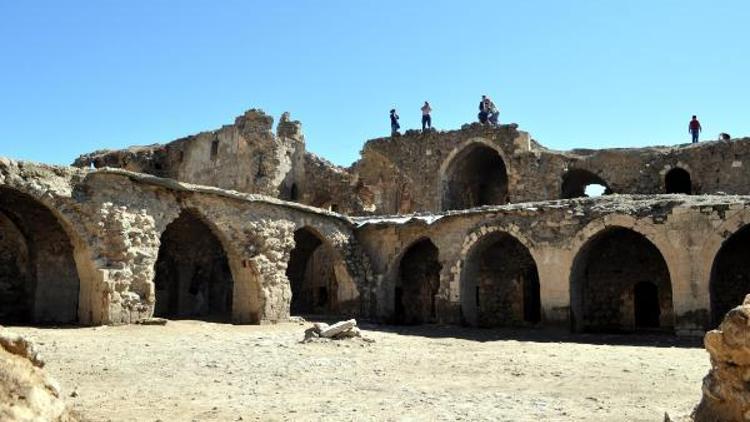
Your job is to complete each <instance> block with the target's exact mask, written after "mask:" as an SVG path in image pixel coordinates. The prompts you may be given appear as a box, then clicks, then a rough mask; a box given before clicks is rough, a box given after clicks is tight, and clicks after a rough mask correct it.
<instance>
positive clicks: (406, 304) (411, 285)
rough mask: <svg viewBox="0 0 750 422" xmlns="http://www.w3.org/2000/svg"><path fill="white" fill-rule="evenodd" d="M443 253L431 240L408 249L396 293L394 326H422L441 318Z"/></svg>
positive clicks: (400, 266)
mask: <svg viewBox="0 0 750 422" xmlns="http://www.w3.org/2000/svg"><path fill="white" fill-rule="evenodd" d="M439 253H440V252H439V251H438V248H437V246H435V245H434V244H433V243H432V241H431V240H430V239H422V240H420V241H418V242H416V243H414V244H413V245H411V246H410V247H409V249H407V251H406V253H404V255H403V256H402V257H401V262H400V264H399V274H398V275H399V277H398V282H397V283H396V289H395V292H394V298H395V309H394V322H396V323H397V324H421V323H424V322H432V321H435V320H436V318H437V309H436V304H435V295H436V294H437V293H438V289H439V288H440V269H441V268H442V267H441V265H440V259H439Z"/></svg>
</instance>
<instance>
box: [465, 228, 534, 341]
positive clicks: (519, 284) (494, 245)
mask: <svg viewBox="0 0 750 422" xmlns="http://www.w3.org/2000/svg"><path fill="white" fill-rule="evenodd" d="M461 311H462V313H463V317H464V320H465V321H466V323H467V324H469V325H473V326H479V327H502V326H520V325H528V324H536V323H538V322H539V321H541V301H540V298H539V273H538V272H537V267H536V263H535V262H534V258H533V257H532V256H531V253H530V252H529V250H528V249H527V248H526V246H524V245H523V244H522V243H521V242H520V241H518V239H516V238H515V237H513V236H511V235H509V234H507V233H503V232H495V233H491V234H489V235H487V236H486V237H485V238H484V239H482V240H480V241H479V242H478V243H477V244H476V245H475V246H474V248H473V249H472V250H471V251H470V252H469V254H468V256H467V257H466V261H465V262H464V269H463V273H462V275H461Z"/></svg>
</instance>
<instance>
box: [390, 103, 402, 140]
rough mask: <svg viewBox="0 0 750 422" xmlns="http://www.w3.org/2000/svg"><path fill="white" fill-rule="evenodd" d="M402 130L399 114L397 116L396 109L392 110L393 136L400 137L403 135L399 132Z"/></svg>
mask: <svg viewBox="0 0 750 422" xmlns="http://www.w3.org/2000/svg"><path fill="white" fill-rule="evenodd" d="M400 128H401V125H399V124H398V114H396V109H395V108H392V109H391V136H398V135H401V134H400V133H399V132H398V130H399V129H400Z"/></svg>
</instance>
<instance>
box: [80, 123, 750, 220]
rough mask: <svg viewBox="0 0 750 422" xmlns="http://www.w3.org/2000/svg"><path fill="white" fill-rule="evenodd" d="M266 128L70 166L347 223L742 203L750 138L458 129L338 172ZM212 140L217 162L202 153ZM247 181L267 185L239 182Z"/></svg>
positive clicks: (239, 128) (408, 138)
mask: <svg viewBox="0 0 750 422" xmlns="http://www.w3.org/2000/svg"><path fill="white" fill-rule="evenodd" d="M271 124H272V119H271V118H270V117H268V116H266V115H264V114H262V112H260V111H257V110H251V111H248V112H247V113H245V115H243V116H240V117H238V118H237V120H236V122H235V124H234V125H230V126H225V127H224V128H222V129H220V130H218V131H215V132H209V133H203V134H199V135H196V136H193V137H188V138H186V139H184V140H178V141H174V142H172V143H169V144H167V145H157V146H151V147H135V148H131V149H129V150H125V151H101V152H97V153H93V154H88V155H84V156H81V157H80V158H79V159H78V160H76V162H75V163H74V164H75V165H77V166H88V165H90V164H93V165H95V166H96V167H104V166H109V167H119V168H125V169H129V170H133V171H138V172H144V173H149V174H154V175H157V176H163V177H170V178H174V179H177V180H181V181H185V182H188V183H196V184H205V185H211V186H217V187H221V188H224V189H233V190H238V191H241V192H248V193H262V194H265V195H270V196H275V197H278V198H281V199H291V200H293V201H297V202H302V203H305V204H308V205H312V206H315V207H320V208H326V209H329V208H330V209H333V210H335V211H338V212H341V213H344V214H348V215H366V214H371V215H388V214H405V213H411V212H438V211H442V210H450V209H467V208H472V207H474V206H479V205H499V204H504V203H520V202H529V201H545V200H555V199H562V198H575V197H581V196H584V195H585V187H586V186H587V185H590V184H598V185H602V186H603V188H604V189H605V192H606V193H619V194H662V193H686V194H717V193H719V194H721V193H725V194H737V195H747V194H750V176H748V175H747V172H746V171H744V170H743V168H744V167H743V165H744V164H743V163H744V162H745V161H748V159H750V142H747V141H748V139H740V140H732V141H714V142H703V143H700V144H686V145H677V146H671V147H667V146H664V147H646V148H617V149H602V150H583V149H576V150H571V151H554V150H550V149H547V148H545V147H544V146H542V145H541V144H540V143H538V142H536V141H535V140H533V139H531V137H530V135H529V134H528V133H526V132H523V131H520V130H518V126H517V125H515V124H510V125H502V126H487V125H480V124H478V123H474V124H468V125H464V127H463V128H462V129H460V130H452V131H442V132H438V131H434V130H429V131H426V132H419V131H407V132H406V134H405V135H403V136H396V137H388V138H380V139H373V140H370V141H368V142H366V143H365V146H364V148H363V150H362V153H361V159H360V160H359V161H357V162H356V163H354V164H353V165H352V166H351V167H349V168H342V167H338V166H334V165H332V164H331V163H329V162H327V161H325V160H323V159H321V158H319V157H317V156H315V155H313V154H309V153H306V152H305V150H304V139H303V136H302V134H301V125H300V124H299V122H290V121H289V120H288V116H287V115H284V116H282V119H281V122H280V123H279V125H278V128H277V135H276V136H274V135H273V134H272V133H271ZM217 139H219V140H221V142H220V148H219V150H218V155H217V156H216V158H215V159H214V158H211V157H212V156H211V154H210V153H209V151H208V148H209V146H210V144H211V142H216V140H217ZM225 144H226V145H227V146H226V147H225V146H224V145H225ZM235 144H237V145H242V146H243V147H242V148H239V147H237V146H234V145H235ZM230 146H231V147H230ZM285 154H286V155H285ZM183 156H184V157H187V158H184V157H183ZM165 157H166V158H165ZM175 157H176V158H175ZM180 157H183V158H180ZM267 157H275V158H274V159H270V160H269V159H267ZM284 157H287V158H284ZM178 158H179V159H178ZM258 163H263V166H260V167H259V164H258ZM249 174H255V175H258V174H262V175H265V176H268V177H266V178H265V179H264V178H262V177H261V178H247V177H245V178H244V179H243V178H242V177H239V176H238V175H244V176H246V175H249ZM244 176H243V177H244Z"/></svg>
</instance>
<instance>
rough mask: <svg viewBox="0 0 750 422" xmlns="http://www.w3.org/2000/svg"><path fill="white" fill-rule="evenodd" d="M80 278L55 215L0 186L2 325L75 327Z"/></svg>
mask: <svg viewBox="0 0 750 422" xmlns="http://www.w3.org/2000/svg"><path fill="white" fill-rule="evenodd" d="M79 289H80V280H79V278H78V270H77V268H76V264H75V260H74V250H73V245H72V243H71V241H70V238H69V237H68V235H67V233H66V232H65V230H64V229H63V226H62V225H61V224H60V222H59V221H58V219H57V217H55V215H54V214H53V213H52V211H50V210H49V209H48V208H47V207H46V206H44V205H43V204H41V203H39V202H38V201H37V200H36V199H34V198H32V197H31V196H29V195H26V194H24V193H21V192H18V191H16V190H13V189H9V188H5V187H3V188H0V323H2V324H27V323H53V322H54V323H73V322H76V321H77V320H78V294H79Z"/></svg>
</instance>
